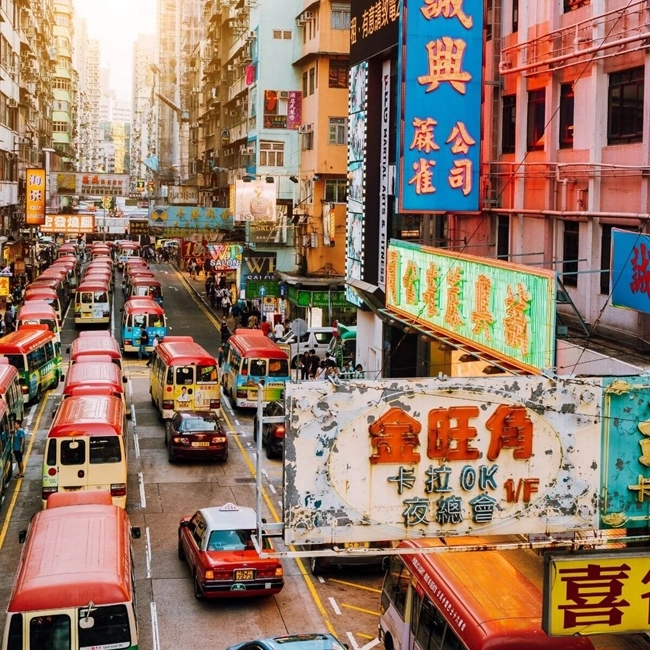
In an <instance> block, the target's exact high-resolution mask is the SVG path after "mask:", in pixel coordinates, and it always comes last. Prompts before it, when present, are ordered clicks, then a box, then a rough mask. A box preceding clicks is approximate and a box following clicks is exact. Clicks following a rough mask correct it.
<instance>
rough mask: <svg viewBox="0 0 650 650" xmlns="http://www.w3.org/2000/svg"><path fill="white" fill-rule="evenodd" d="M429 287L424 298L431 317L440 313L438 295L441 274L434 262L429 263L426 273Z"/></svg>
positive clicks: (428, 314)
mask: <svg viewBox="0 0 650 650" xmlns="http://www.w3.org/2000/svg"><path fill="white" fill-rule="evenodd" d="M426 280H427V288H426V291H425V292H424V294H423V295H422V299H423V300H424V302H425V303H426V305H427V316H428V317H429V318H431V317H433V316H436V315H437V314H438V297H439V288H438V283H439V275H438V267H437V266H436V265H435V264H434V263H433V262H430V263H429V268H427V273H426Z"/></svg>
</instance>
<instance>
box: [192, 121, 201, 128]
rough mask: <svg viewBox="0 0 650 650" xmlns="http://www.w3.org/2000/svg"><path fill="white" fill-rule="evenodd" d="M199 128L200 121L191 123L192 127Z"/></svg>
mask: <svg viewBox="0 0 650 650" xmlns="http://www.w3.org/2000/svg"><path fill="white" fill-rule="evenodd" d="M198 128H199V123H198V122H192V124H190V129H198Z"/></svg>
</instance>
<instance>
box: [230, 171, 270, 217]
mask: <svg viewBox="0 0 650 650" xmlns="http://www.w3.org/2000/svg"><path fill="white" fill-rule="evenodd" d="M275 219H276V189H275V183H267V182H266V181H265V180H253V181H250V182H247V181H243V180H238V181H237V182H236V184H235V221H274V220H275Z"/></svg>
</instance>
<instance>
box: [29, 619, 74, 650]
mask: <svg viewBox="0 0 650 650" xmlns="http://www.w3.org/2000/svg"><path fill="white" fill-rule="evenodd" d="M70 632H71V629H70V617H69V616H67V615H66V614H51V615H48V616H35V617H34V618H32V619H31V620H30V621H29V647H30V648H42V650H58V649H59V648H71V647H72V639H71V635H70Z"/></svg>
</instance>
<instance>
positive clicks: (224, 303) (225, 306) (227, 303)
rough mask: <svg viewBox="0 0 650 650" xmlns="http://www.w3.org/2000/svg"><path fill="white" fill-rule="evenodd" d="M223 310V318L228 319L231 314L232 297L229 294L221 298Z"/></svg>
mask: <svg viewBox="0 0 650 650" xmlns="http://www.w3.org/2000/svg"><path fill="white" fill-rule="evenodd" d="M221 309H222V310H223V317H224V318H228V314H229V313H230V295H229V294H228V293H226V295H225V296H223V298H221Z"/></svg>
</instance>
